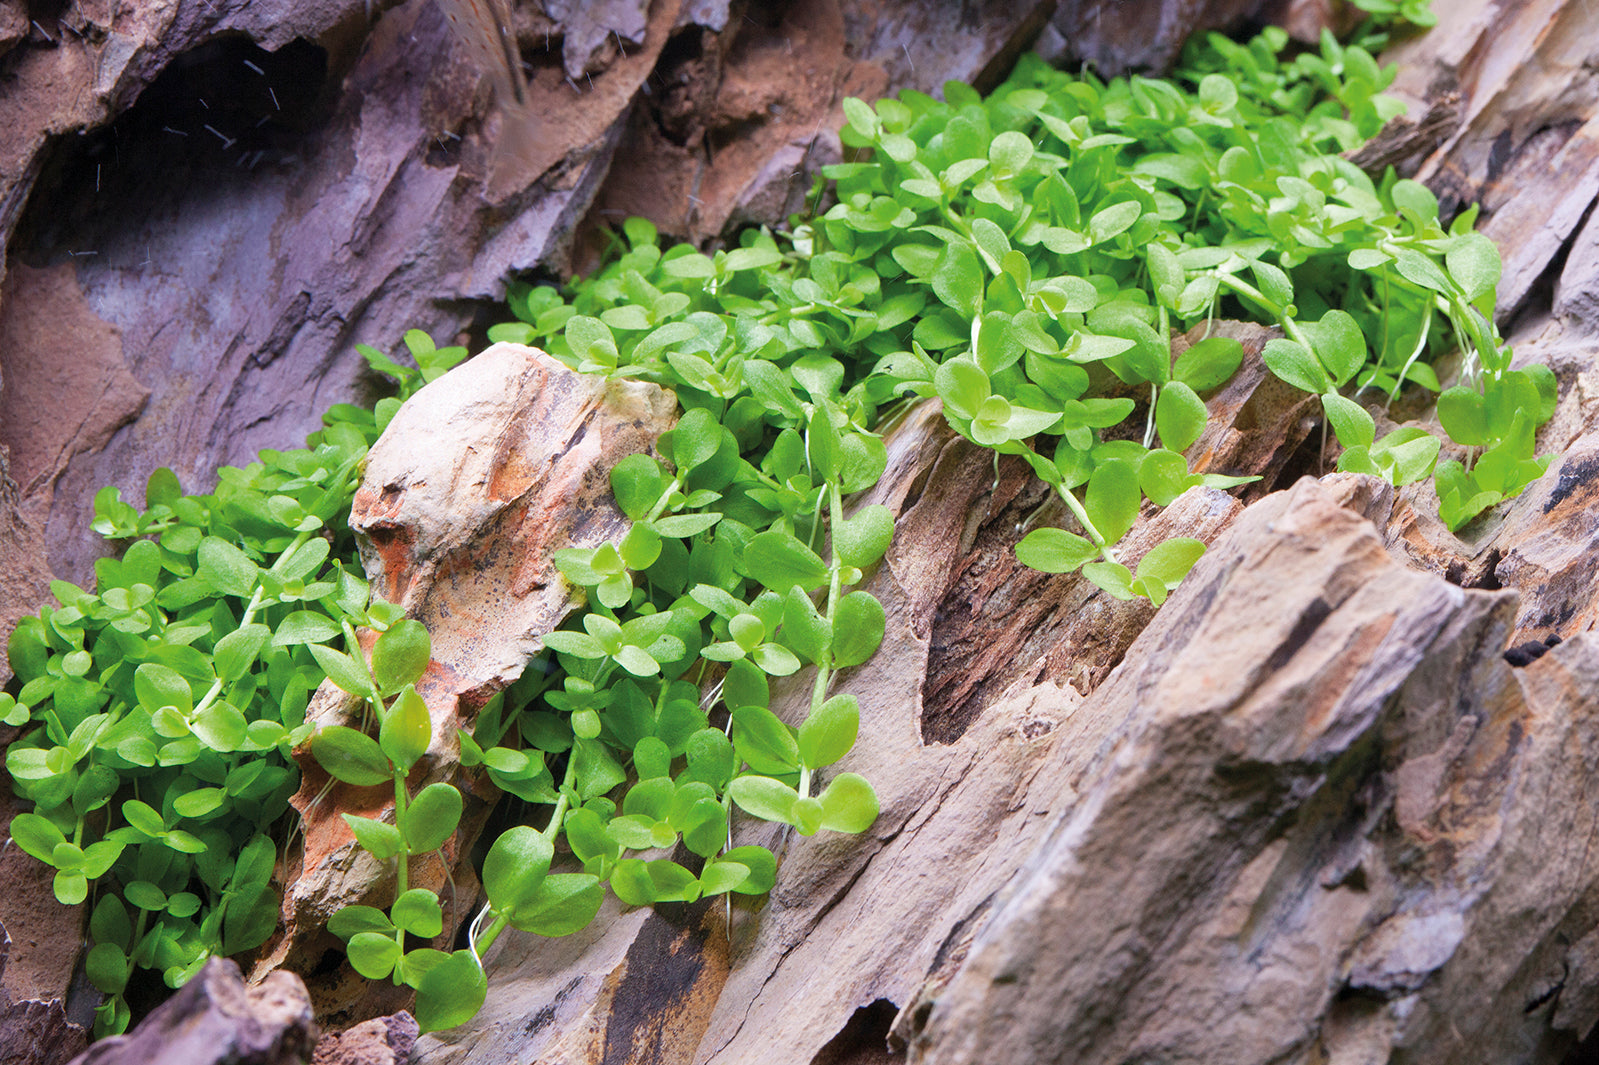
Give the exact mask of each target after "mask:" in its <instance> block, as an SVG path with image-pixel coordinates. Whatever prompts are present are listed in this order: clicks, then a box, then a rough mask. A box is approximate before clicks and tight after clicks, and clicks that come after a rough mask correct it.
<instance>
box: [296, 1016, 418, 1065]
mask: <svg viewBox="0 0 1599 1065" xmlns="http://www.w3.org/2000/svg"><path fill="white" fill-rule="evenodd" d="M416 1036H417V1025H416V1018H415V1017H412V1016H411V1015H410V1014H409V1013H405V1012H400V1013H396V1014H394V1015H393V1016H390V1017H374V1018H372V1019H371V1020H370V1021H362V1022H361V1023H360V1024H357V1025H355V1026H353V1027H351V1028H347V1029H345V1030H344V1031H342V1032H337V1033H333V1034H329V1035H325V1036H323V1037H322V1039H321V1040H320V1041H319V1042H318V1043H317V1045H316V1053H315V1054H313V1055H312V1056H311V1065H406V1063H407V1062H409V1061H410V1060H411V1048H412V1047H414V1046H416Z"/></svg>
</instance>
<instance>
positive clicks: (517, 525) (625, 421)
mask: <svg viewBox="0 0 1599 1065" xmlns="http://www.w3.org/2000/svg"><path fill="white" fill-rule="evenodd" d="M675 403H676V401H675V400H674V399H673V397H672V396H671V395H670V394H669V393H667V392H665V391H663V390H662V389H660V388H658V387H657V386H655V385H650V384H643V383H639V382H607V381H606V379H605V378H603V377H598V376H594V375H585V374H578V373H575V372H573V371H571V370H568V369H567V368H566V367H564V366H562V365H561V364H560V363H558V362H556V361H555V360H554V359H551V358H550V357H549V356H547V355H545V354H544V353H543V352H540V351H537V350H535V349H532V348H527V347H523V346H521V345H516V344H498V345H495V346H494V347H492V348H490V349H489V350H487V351H485V352H484V353H483V354H481V355H479V356H478V357H477V358H475V359H472V360H471V361H469V362H467V363H464V364H463V365H461V366H459V367H457V368H456V369H454V370H452V371H451V372H450V373H448V374H445V375H444V376H443V377H441V378H440V379H439V380H437V381H435V382H433V383H432V384H430V385H428V386H427V387H426V388H424V389H422V391H420V392H419V393H417V395H416V396H414V397H413V398H412V399H411V401H410V402H408V403H407V404H406V405H405V406H404V407H402V408H401V409H400V411H399V412H398V413H397V414H396V415H395V416H394V419H393V420H392V421H391V422H390V423H389V426H388V428H387V430H386V431H385V432H384V435H383V436H382V437H381V438H380V439H379V440H378V442H377V444H375V445H374V446H373V448H372V451H371V452H370V454H369V455H368V458H367V465H366V474H365V478H364V480H363V482H362V484H361V486H360V488H359V489H358V490H357V492H356V496H355V502H354V504H353V506H352V508H351V514H350V525H351V527H352V528H353V529H354V530H355V531H356V534H357V537H358V538H359V539H360V540H361V542H362V551H363V554H364V556H365V560H366V563H367V566H368V576H369V577H370V578H371V579H372V581H373V593H374V595H378V596H382V597H384V598H386V599H388V600H390V601H391V602H395V603H398V604H400V605H401V606H403V607H405V608H406V611H407V612H408V613H409V614H410V616H412V617H415V618H417V619H419V620H421V621H423V622H424V623H425V624H426V625H427V626H428V629H429V631H430V632H431V635H432V653H433V661H432V662H431V663H430V664H429V666H428V671H427V673H426V674H425V675H424V677H423V678H422V680H421V681H420V682H419V683H418V685H417V689H418V691H419V692H420V693H421V694H422V697H423V698H424V699H425V700H426V701H427V704H428V708H429V710H430V711H431V713H432V715H433V745H432V747H431V748H430V756H429V758H427V759H425V760H424V762H423V763H422V764H421V767H420V768H419V769H418V770H417V771H416V773H415V774H414V776H413V780H412V786H413V788H417V787H421V786H423V785H425V784H428V783H431V782H433V781H435V780H448V781H450V782H452V783H455V784H457V785H458V786H460V787H461V789H462V790H463V792H466V793H468V794H470V793H471V791H472V788H473V784H472V780H471V778H469V777H468V775H467V773H466V771H465V770H463V769H462V767H461V766H460V764H459V761H458V746H457V741H456V729H457V728H466V729H470V728H471V726H472V721H473V719H474V718H475V716H476V714H477V711H478V709H479V708H481V707H482V705H483V704H484V703H485V702H486V701H487V700H488V699H489V698H490V697H491V696H492V695H493V694H494V693H495V692H498V691H500V690H501V689H503V688H504V687H505V686H506V685H508V684H509V683H511V682H512V681H513V680H515V679H516V678H517V677H519V676H520V675H521V673H522V671H523V669H524V668H525V667H526V666H527V664H528V662H529V660H530V659H531V658H532V657H533V656H534V655H535V654H537V653H538V651H539V650H540V648H541V646H542V645H541V643H540V638H541V637H542V636H543V634H545V633H546V632H549V631H550V630H551V629H554V628H555V627H556V626H558V625H559V624H560V622H561V619H562V618H563V617H565V615H566V612H567V611H568V610H569V609H570V608H571V606H572V603H573V602H574V600H573V596H572V591H571V589H570V587H569V586H568V585H567V584H566V582H565V579H564V578H563V577H561V576H560V574H559V572H558V571H557V570H556V569H555V567H554V565H553V563H551V561H550V553H551V552H552V551H554V550H556V549H557V548H562V547H585V546H595V545H597V544H599V543H601V542H603V541H607V540H612V539H615V538H618V537H619V536H621V535H622V534H623V532H624V531H625V529H626V521H625V519H624V518H623V517H622V515H621V514H620V512H619V511H617V509H616V506H615V503H614V502H613V501H612V499H611V495H610V479H609V477H610V470H611V467H612V466H614V465H615V464H616V463H617V462H618V461H619V460H620V459H621V458H622V457H623V456H625V455H629V454H633V453H635V452H639V451H646V450H649V449H650V448H651V447H653V445H654V441H655V438H656V437H657V436H658V435H659V434H660V433H662V432H664V431H665V430H666V429H668V428H670V427H671V424H672V419H673V415H674V413H675ZM309 716H310V717H312V718H313V719H316V720H319V721H321V722H322V723H324V724H338V723H349V721H350V720H351V717H352V708H351V700H349V699H348V698H347V697H345V696H344V695H343V693H341V692H339V691H338V690H337V689H335V688H334V687H333V686H332V685H331V684H327V685H324V686H323V689H322V690H321V691H320V692H318V694H317V695H316V696H315V698H314V700H313V702H312V705H311V708H310V712H309ZM300 763H301V769H302V772H303V779H302V783H301V787H300V791H299V793H298V794H297V795H296V796H295V798H294V800H293V802H294V805H295V807H296V808H297V809H298V810H300V811H301V812H302V814H303V817H304V838H305V843H304V858H303V862H302V871H301V872H300V874H299V875H298V877H297V878H296V879H295V881H294V883H292V884H291V885H290V887H289V889H288V890H287V891H286V892H285V896H284V913H285V915H286V917H287V919H288V927H289V931H288V933H287V934H286V935H285V936H284V937H283V938H282V939H281V940H280V941H279V942H278V943H277V944H276V945H275V946H274V948H273V950H272V951H271V953H270V954H269V955H268V957H267V958H266V959H265V960H263V961H262V962H261V963H260V964H259V966H258V969H257V973H260V972H265V971H267V970H268V969H270V968H273V967H276V966H279V965H284V964H288V965H291V966H296V967H306V968H309V967H310V965H312V964H314V962H315V961H316V959H317V958H318V957H319V956H320V954H321V952H322V951H323V950H325V949H328V948H330V947H334V946H336V942H335V941H334V940H333V939H332V937H331V936H329V934H328V933H327V932H326V930H325V928H324V925H325V924H326V921H327V919H328V918H329V917H330V916H332V915H333V914H334V913H335V912H337V911H338V910H339V909H340V908H341V907H343V906H344V905H347V904H349V903H353V902H356V901H374V900H369V898H368V897H369V896H370V895H372V894H373V892H374V891H376V892H377V893H378V894H379V895H381V894H382V893H383V892H384V891H387V890H388V883H387V882H388V879H389V874H388V872H387V870H386V868H385V867H383V866H380V865H379V864H378V863H376V862H375V861H373V860H372V859H371V858H370V856H368V855H367V854H366V853H365V852H364V851H362V850H360V849H359V848H358V847H357V846H356V845H355V841H354V837H353V836H352V835H351V833H350V830H349V828H348V826H347V825H346V824H345V822H344V820H343V818H342V817H340V816H339V815H340V814H341V813H358V814H360V815H362V816H367V817H385V816H386V817H388V818H390V819H392V817H393V805H392V804H393V792H392V790H391V789H389V788H387V787H376V788H356V787H353V786H350V785H342V784H341V785H337V786H336V787H334V788H333V790H332V791H331V792H329V793H328V794H327V795H326V796H323V795H322V791H323V787H324V785H325V784H326V783H327V782H328V778H327V775H326V773H324V772H323V771H322V769H321V767H320V766H319V765H317V763H316V762H315V760H314V759H312V758H311V757H310V756H309V753H308V752H301V757H300ZM484 790H485V797H492V795H493V789H492V788H491V787H489V786H488V785H486V784H485V785H484ZM486 812H487V807H486V806H485V805H483V804H481V803H480V804H478V805H477V806H476V813H475V814H473V813H471V812H469V814H468V817H467V818H466V819H465V820H464V821H463V829H462V831H461V833H460V835H459V836H458V837H457V839H456V840H455V841H454V842H452V843H451V844H449V845H447V847H446V855H447V857H448V859H449V860H450V861H451V862H457V861H459V859H460V858H461V857H462V855H464V854H465V852H466V849H467V848H470V845H471V841H472V839H473V837H474V836H475V834H476V831H477V825H478V824H479V823H480V821H481V817H482V815H483V814H485V813H486ZM452 880H453V883H454V884H455V887H456V892H457V893H456V894H455V895H453V896H451V895H449V893H448V892H445V895H446V903H447V905H449V906H451V907H455V906H458V905H460V899H461V898H462V895H461V894H460V893H461V892H462V891H463V890H465V891H469V890H470V889H471V888H472V886H473V880H472V878H471V875H470V868H469V867H467V868H462V869H457V870H455V871H454V872H453V874H452V873H451V870H448V869H446V868H445V867H444V866H443V864H442V863H440V862H436V861H419V862H418V863H417V864H416V865H415V866H414V868H413V870H412V874H411V881H410V883H411V886H412V887H428V888H432V889H434V890H437V891H441V892H444V888H445V884H446V882H447V881H452ZM375 901H377V902H378V903H379V904H384V900H383V899H381V898H378V899H376V900H375ZM449 912H450V914H451V918H450V921H448V922H447V925H448V927H450V928H452V929H453V925H454V923H458V922H456V921H455V918H458V917H459V916H460V914H459V913H458V912H457V911H456V910H455V909H453V908H452V909H451V910H450V911H449ZM449 934H450V933H446V936H448V935H449ZM381 990H382V989H381V988H376V987H373V986H370V985H368V984H367V983H366V982H355V983H346V982H344V981H343V980H342V979H340V978H339V977H334V978H332V979H330V980H327V981H321V980H314V981H313V991H314V993H316V994H317V996H318V1012H319V1014H321V1015H327V1014H329V1013H331V1012H333V1011H335V1010H348V1009H354V1008H355V1007H354V1006H353V1005H352V1002H353V1001H354V1000H355V999H356V998H358V997H359V996H362V995H366V994H368V993H369V992H370V993H372V994H378V993H379V992H380V991H381ZM399 994H401V996H402V999H403V992H402V993H399ZM384 995H386V996H387V997H382V996H380V998H379V999H374V1000H372V1001H373V1002H374V1003H376V1002H380V1001H381V1002H389V1001H390V999H391V998H392V997H393V993H388V992H385V993H384Z"/></svg>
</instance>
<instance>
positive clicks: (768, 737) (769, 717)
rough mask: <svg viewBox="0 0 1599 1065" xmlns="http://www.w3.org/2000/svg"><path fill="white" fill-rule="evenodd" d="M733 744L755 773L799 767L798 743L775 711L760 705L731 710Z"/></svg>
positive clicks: (772, 772) (776, 773) (785, 770)
mask: <svg viewBox="0 0 1599 1065" xmlns="http://www.w3.org/2000/svg"><path fill="white" fill-rule="evenodd" d="M732 735H733V746H734V748H735V749H736V750H737V751H738V755H739V757H740V758H742V759H744V761H745V762H748V763H749V766H750V768H751V769H753V770H755V771H756V772H757V773H767V774H770V775H773V776H777V775H780V774H783V773H791V772H793V771H794V770H795V769H797V768H799V744H798V742H797V741H796V740H795V739H794V733H793V732H792V731H791V730H790V729H789V727H788V726H787V725H785V724H783V722H782V721H780V720H778V718H777V715H776V714H773V713H772V712H771V711H770V710H767V709H765V708H764V707H759V706H740V707H738V708H736V709H734V711H733V732H732Z"/></svg>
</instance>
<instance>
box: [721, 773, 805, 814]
mask: <svg viewBox="0 0 1599 1065" xmlns="http://www.w3.org/2000/svg"><path fill="white" fill-rule="evenodd" d="M727 793H728V794H729V795H731V796H732V797H733V801H734V802H736V803H738V805H739V809H741V810H743V811H744V812H745V813H747V814H750V815H751V816H754V817H758V818H760V819H761V820H763V821H776V822H778V823H780V824H793V822H792V821H791V820H790V816H791V814H792V811H793V809H794V804H795V803H796V802H798V801H799V792H797V791H795V790H794V789H793V788H791V787H789V786H788V785H787V784H784V783H783V782H782V781H780V780H773V779H772V778H771V777H763V776H742V777H737V778H735V779H734V780H733V782H732V783H731V784H729V785H728V786H727Z"/></svg>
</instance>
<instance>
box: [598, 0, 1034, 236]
mask: <svg viewBox="0 0 1599 1065" xmlns="http://www.w3.org/2000/svg"><path fill="white" fill-rule="evenodd" d="M1050 7H1051V5H1050V4H1048V3H1043V2H1040V0H1027V2H1024V3H1004V2H999V0H983V2H981V3H978V4H975V5H968V6H967V7H957V6H948V5H939V4H920V3H914V2H908V0H889V2H882V0H801V2H799V3H795V4H791V5H787V6H785V7H783V8H781V9H772V10H771V11H769V12H766V13H758V12H755V11H753V10H752V11H751V12H750V13H748V14H746V15H744V16H743V17H742V18H735V19H733V20H731V21H730V22H729V23H728V28H727V30H726V31H725V32H723V33H721V34H716V35H712V34H708V33H707V34H704V35H702V36H701V37H700V39H699V41H698V42H697V46H696V42H693V41H692V40H691V39H688V40H686V45H687V46H686V47H683V48H680V49H677V50H676V51H675V53H674V54H673V55H672V56H671V58H670V59H668V60H665V61H663V64H662V67H661V69H660V70H658V71H657V80H655V81H654V82H653V83H652V84H653V85H654V86H655V88H654V89H653V90H652V92H651V94H650V95H649V96H648V97H647V98H645V99H642V100H640V101H639V105H640V106H639V107H637V108H636V109H635V111H634V113H633V116H632V120H631V121H630V122H629V124H628V127H627V131H626V134H625V135H624V140H623V146H622V148H621V150H620V152H619V158H622V159H627V160H629V164H628V165H625V166H617V167H613V168H612V170H611V173H610V175H609V176H608V177H607V179H606V184H605V187H604V188H603V189H602V190H601V192H600V194H599V196H598V197H597V199H596V201H595V205H594V208H593V213H592V215H591V217H590V219H589V224H590V225H601V226H602V225H606V224H612V223H615V222H618V221H620V220H621V219H623V218H625V217H627V216H628V215H633V214H637V215H643V216H645V217H648V218H649V219H651V220H652V221H654V222H655V223H656V225H657V226H659V227H660V229H661V230H662V231H663V232H665V233H668V234H671V235H672V236H676V237H683V238H687V239H689V240H694V241H703V240H706V239H710V238H714V237H715V236H716V235H717V234H719V233H721V232H723V231H724V229H725V228H726V227H729V226H735V225H743V224H770V223H772V222H775V221H779V220H782V219H785V218H786V217H787V216H788V215H789V214H791V213H794V212H798V211H801V210H803V209H804V208H805V205H806V202H805V198H806V196H807V195H808V194H809V193H810V191H811V187H812V184H813V182H814V180H815V178H816V176H817V174H818V173H819V172H820V169H821V167H822V166H824V165H826V164H828V163H834V162H838V161H839V158H840V156H839V146H838V138H837V131H838V129H839V127H840V126H842V125H843V111H842V106H841V105H842V102H843V98H844V97H846V96H859V97H863V98H865V99H868V100H875V99H877V98H878V97H880V96H884V95H889V94H891V93H893V92H895V91H898V90H900V89H919V90H921V91H924V92H936V91H938V89H939V87H940V86H941V85H942V84H943V83H944V82H945V81H947V80H950V79H955V80H959V81H973V82H976V83H978V84H979V85H982V86H984V87H985V88H992V87H993V86H994V85H995V84H998V81H999V79H1000V78H1002V77H1003V76H1004V75H1005V74H1006V73H1008V72H1009V69H1010V67H1011V66H1012V64H1013V63H1014V62H1015V59H1016V57H1017V55H1019V54H1020V53H1021V52H1022V51H1023V50H1025V49H1026V48H1028V47H1030V46H1031V44H1032V43H1033V40H1034V39H1035V38H1036V37H1037V35H1038V33H1039V30H1040V29H1041V28H1042V26H1043V25H1044V21H1045V19H1046V18H1047V15H1048V11H1049V8H1050ZM591 243H592V238H591Z"/></svg>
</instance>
